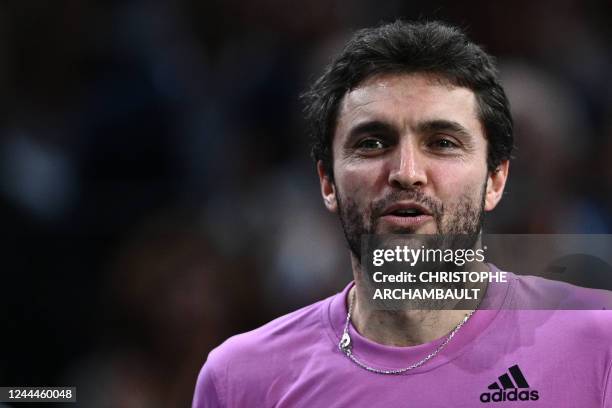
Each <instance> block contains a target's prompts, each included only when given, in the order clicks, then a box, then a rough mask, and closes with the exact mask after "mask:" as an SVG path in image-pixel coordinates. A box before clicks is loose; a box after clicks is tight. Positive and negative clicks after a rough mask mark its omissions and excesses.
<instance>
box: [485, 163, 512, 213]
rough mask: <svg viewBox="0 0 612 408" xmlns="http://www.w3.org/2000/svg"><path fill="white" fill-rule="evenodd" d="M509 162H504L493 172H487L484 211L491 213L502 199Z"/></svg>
mask: <svg viewBox="0 0 612 408" xmlns="http://www.w3.org/2000/svg"><path fill="white" fill-rule="evenodd" d="M509 167H510V161H509V160H504V161H503V162H502V163H501V164H500V165H499V166H497V168H496V169H495V171H492V172H489V176H488V178H487V191H486V192H485V208H484V209H485V211H491V210H493V209H494V208H495V207H496V206H497V203H499V201H500V200H501V198H502V194H503V193H504V187H505V186H506V180H507V179H508V169H509Z"/></svg>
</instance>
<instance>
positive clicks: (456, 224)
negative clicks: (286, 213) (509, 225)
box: [337, 182, 486, 310]
mask: <svg viewBox="0 0 612 408" xmlns="http://www.w3.org/2000/svg"><path fill="white" fill-rule="evenodd" d="M485 191H486V182H485V184H484V186H483V187H482V189H481V191H480V196H479V197H478V196H477V197H474V196H470V195H469V194H464V195H462V196H461V197H459V199H458V200H457V201H456V202H455V203H454V204H453V205H444V204H443V203H442V202H440V201H439V200H437V199H434V198H431V197H428V196H426V195H425V194H424V193H423V192H421V191H420V190H416V189H415V190H399V191H393V192H392V193H390V194H389V195H387V196H385V197H383V198H382V199H380V200H377V201H374V202H373V203H372V205H371V206H370V208H369V210H367V209H366V210H365V211H364V210H363V209H360V208H359V207H358V205H357V203H355V201H354V200H351V199H347V198H344V197H342V196H341V195H340V194H338V197H337V199H338V213H339V217H340V222H341V224H342V230H343V231H344V236H345V237H346V241H347V243H348V246H349V248H350V250H351V252H352V254H353V255H354V256H355V258H356V260H357V262H359V264H360V265H361V266H362V268H360V269H361V270H362V271H363V272H365V277H366V279H365V280H364V284H365V286H364V287H365V290H366V293H368V297H369V298H370V299H373V296H372V295H373V293H374V290H375V289H376V288H377V287H381V286H380V285H378V286H377V284H376V283H375V282H374V281H373V273H374V272H375V271H383V270H384V272H383V273H385V274H396V273H398V272H400V271H404V270H406V269H405V265H403V264H401V263H393V262H392V263H389V264H386V265H385V266H384V267H383V268H373V267H372V259H371V258H370V257H371V256H372V249H375V248H376V249H382V248H385V249H392V248H394V247H396V246H405V247H411V248H414V249H417V248H421V247H423V248H436V249H441V250H445V249H451V250H457V249H468V248H474V247H475V245H476V243H477V241H478V238H479V235H480V231H481V230H482V225H483V218H484V217H483V215H484V206H485ZM400 200H410V201H413V202H415V203H417V204H419V205H422V206H423V207H425V208H427V209H428V210H429V212H430V213H431V215H432V218H433V220H434V222H435V225H436V232H435V233H434V234H421V235H417V234H415V231H414V230H412V229H409V228H405V227H402V228H396V227H393V228H391V230H390V231H384V233H381V232H380V231H378V227H379V219H380V217H381V216H382V215H383V214H384V212H385V210H386V209H387V208H388V207H389V206H390V205H393V204H394V203H396V202H398V201H400ZM389 234H396V235H389ZM397 234H402V235H397ZM406 234H408V235H406ZM362 254H365V255H366V256H365V257H363V258H362ZM455 268H456V266H455V265H454V264H452V262H451V263H448V262H444V261H442V260H435V261H429V260H427V261H418V262H416V264H415V265H411V268H410V270H411V271H414V272H418V271H451V270H455ZM383 287H384V288H403V287H412V288H421V289H431V288H444V289H451V288H454V289H461V288H464V287H465V283H464V282H457V283H425V282H416V283H410V284H406V283H395V284H388V283H387V284H385V286H383ZM375 302H376V303H375V304H376V306H377V308H378V309H380V310H400V309H406V308H411V309H430V310H431V309H450V308H457V307H459V305H460V304H459V303H452V302H451V303H448V302H447V301H437V300H419V301H396V300H378V301H375ZM461 305H463V304H461ZM470 307H472V306H470Z"/></svg>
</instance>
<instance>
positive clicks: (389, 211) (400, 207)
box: [382, 201, 431, 218]
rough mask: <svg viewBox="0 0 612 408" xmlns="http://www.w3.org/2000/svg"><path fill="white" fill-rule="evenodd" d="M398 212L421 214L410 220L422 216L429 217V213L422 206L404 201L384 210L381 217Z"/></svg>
mask: <svg viewBox="0 0 612 408" xmlns="http://www.w3.org/2000/svg"><path fill="white" fill-rule="evenodd" d="M399 210H418V211H419V212H421V213H422V214H421V215H419V216H417V217H411V218H419V217H421V216H422V215H428V216H431V211H429V210H428V209H427V208H425V207H423V206H422V205H419V204H417V203H413V202H410V201H404V202H399V203H395V204H393V205H391V206H389V207H387V208H385V210H384V211H383V213H382V215H383V217H385V216H388V215H392V213H393V212H395V211H399ZM400 218H404V217H400Z"/></svg>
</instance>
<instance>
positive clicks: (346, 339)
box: [338, 292, 475, 375]
mask: <svg viewBox="0 0 612 408" xmlns="http://www.w3.org/2000/svg"><path fill="white" fill-rule="evenodd" d="M354 303H355V293H354V292H353V296H352V298H351V303H350V305H349V310H348V313H347V314H346V323H345V324H344V331H343V333H342V338H341V339H340V343H338V348H339V349H340V351H342V352H343V353H344V354H346V356H347V357H348V358H349V359H351V360H352V361H353V362H354V363H355V364H357V365H358V366H359V367H361V368H363V369H364V370H367V371H370V372H372V373H376V374H391V375H393V374H395V375H397V374H403V373H405V372H407V371H410V370H414V369H415V368H418V367H420V366H422V365H423V364H425V363H426V362H428V361H429V360H431V359H432V358H434V357H435V356H436V355H437V354H438V353H439V352H440V351H442V349H443V348H444V347H446V345H447V344H448V342H449V341H451V339H452V338H453V337H455V334H457V332H458V331H459V329H461V327H462V326H463V325H464V324H465V322H467V321H468V319H469V318H470V317H471V316H472V315H473V314H474V312H475V310H472V311H471V312H470V313H468V314H467V315H465V317H464V318H463V320H461V321H460V322H459V324H458V325H457V326H455V328H454V329H453V331H451V332H450V334H449V335H448V337H447V338H446V339H445V340H444V342H443V343H442V344H440V345H439V346H438V348H436V349H435V350H434V351H432V352H431V353H429V354H428V355H427V356H426V357H425V358H423V359H422V360H419V361H417V362H416V363H414V364H411V365H410V366H408V367H405V368H398V369H395V370H383V369H381V368H374V367H370V366H369V365H367V364H365V363H364V362H363V361H361V360H359V359H358V358H357V357H355V355H354V354H353V352H352V348H353V343H352V340H351V335H350V334H349V330H348V329H349V324H350V323H351V313H352V311H353V304H354Z"/></svg>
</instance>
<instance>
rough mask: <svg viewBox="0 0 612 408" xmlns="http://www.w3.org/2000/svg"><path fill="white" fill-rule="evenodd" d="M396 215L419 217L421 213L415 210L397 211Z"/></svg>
mask: <svg viewBox="0 0 612 408" xmlns="http://www.w3.org/2000/svg"><path fill="white" fill-rule="evenodd" d="M396 213H397V214H399V215H417V214H418V213H419V212H418V211H417V210H414V209H409V210H397V211H396Z"/></svg>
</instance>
